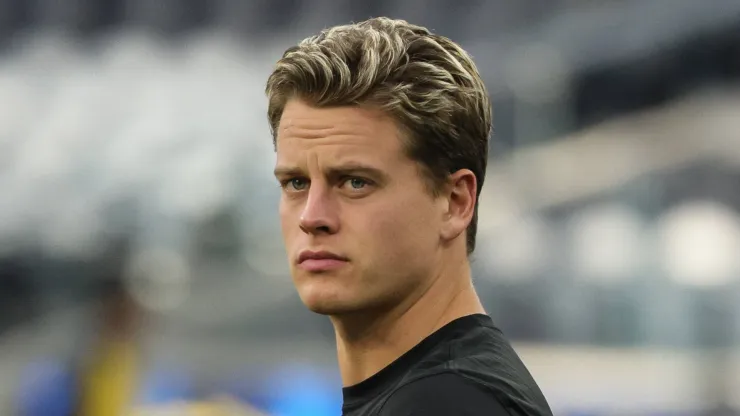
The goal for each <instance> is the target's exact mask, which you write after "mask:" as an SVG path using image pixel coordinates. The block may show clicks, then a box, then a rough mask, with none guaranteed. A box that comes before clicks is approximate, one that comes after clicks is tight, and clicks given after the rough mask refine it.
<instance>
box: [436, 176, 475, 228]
mask: <svg viewBox="0 0 740 416" xmlns="http://www.w3.org/2000/svg"><path fill="white" fill-rule="evenodd" d="M477 189H478V181H477V180H476V178H475V174H474V173H473V172H472V171H471V170H469V169H460V170H458V171H457V172H455V173H453V174H452V175H450V177H449V179H448V182H447V187H446V188H445V194H444V197H445V198H446V199H447V210H446V212H445V213H444V218H443V225H442V230H441V232H442V235H441V237H442V239H443V240H445V241H451V240H453V239H455V238H457V237H458V236H460V235H461V234H463V233H464V232H465V230H466V229H467V228H468V225H469V224H470V221H472V219H473V213H474V212H475V202H476V198H477V195H476V193H477Z"/></svg>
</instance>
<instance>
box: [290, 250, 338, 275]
mask: <svg viewBox="0 0 740 416" xmlns="http://www.w3.org/2000/svg"><path fill="white" fill-rule="evenodd" d="M348 262H349V259H347V258H346V257H344V256H340V255H339V254H336V253H332V252H330V251H310V250H304V251H302V252H301V253H300V255H299V256H298V267H299V268H301V269H303V270H306V271H308V272H313V273H318V272H325V271H330V270H336V269H338V268H340V267H342V266H344V265H346V264H347V263H348Z"/></svg>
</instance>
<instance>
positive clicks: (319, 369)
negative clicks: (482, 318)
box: [0, 0, 740, 416]
mask: <svg viewBox="0 0 740 416" xmlns="http://www.w3.org/2000/svg"><path fill="white" fill-rule="evenodd" d="M379 15H387V16H391V17H396V18H403V19H406V20H409V21H411V22H413V23H417V24H421V25H425V26H428V27H429V28H431V29H432V30H434V31H435V32H437V33H439V34H443V35H446V36H449V37H451V38H452V39H453V40H455V41H458V42H459V43H460V44H462V45H463V47H464V48H466V49H467V50H468V51H469V52H470V53H471V54H472V55H473V56H474V58H475V59H476V62H477V64H478V66H479V68H480V71H481V72H482V74H483V76H484V78H485V81H486V82H487V85H488V88H489V90H490V93H491V95H492V99H493V103H494V113H495V117H494V119H495V121H494V123H495V126H494V128H495V134H494V138H493V141H492V147H491V154H490V162H489V175H488V177H487V178H486V181H485V189H484V191H483V195H482V198H481V207H480V217H481V220H480V225H479V243H478V244H479V245H478V249H477V251H476V254H475V257H474V263H473V267H474V270H475V276H476V285H477V287H478V290H479V293H480V295H481V296H482V298H483V301H484V304H485V306H486V308H487V309H488V311H489V312H490V314H491V315H492V316H493V317H494V320H495V321H496V322H497V324H498V325H499V326H500V327H501V328H502V329H503V330H504V332H505V333H506V334H507V335H508V336H509V337H510V338H511V339H512V340H513V341H514V343H515V346H516V348H517V350H518V351H519V352H520V354H521V356H522V357H523V359H524V361H525V363H526V364H527V365H528V366H529V368H530V370H531V371H532V373H533V374H534V376H535V378H536V379H537V380H538V381H539V383H540V385H541V387H542V389H543V391H544V393H545V395H546V396H547V398H548V399H549V401H550V404H551V406H552V407H553V411H554V412H555V414H556V415H732V414H734V415H737V414H738V409H740V348H739V347H740V1H737V0H726V1H722V0H703V1H697V0H593V1H578V0H518V1H508V0H485V1H484V0H455V1H451V0H406V1H391V0H373V1H369V0H365V1H351V0H311V1H309V0H270V1H268V0H159V1H152V0H105V1H103V0H0V190H2V191H1V192H2V196H0V414H3V415H6V414H7V415H44V416H53V415H60V416H61V415H70V414H72V413H74V412H76V413H75V414H78V415H95V416H105V415H114V414H142V415H143V414H164V413H162V412H161V411H162V410H164V409H169V410H170V411H172V412H174V413H167V414H181V415H189V414H192V415H196V414H198V415H205V414H208V415H215V414H230V415H231V414H244V415H270V416H298V415H301V416H313V415H322V416H323V415H339V414H340V406H341V392H340V387H341V383H340V381H339V377H338V372H337V368H336V363H335V352H334V340H333V332H332V329H331V326H330V325H329V323H328V322H327V320H326V319H325V318H322V317H319V316H315V315H313V314H311V313H310V312H308V311H306V310H305V309H304V307H303V306H302V304H301V303H300V300H299V299H298V297H297V295H296V294H295V292H294V290H293V288H292V285H291V282H290V278H289V275H288V269H287V265H286V261H285V259H284V252H283V250H282V246H281V239H280V234H279V228H278V218H277V215H276V208H277V204H278V197H279V192H278V191H279V188H278V186H277V185H276V184H275V182H274V179H273V178H272V174H271V172H272V166H273V163H274V153H273V149H272V143H271V138H270V135H269V131H268V126H267V122H266V115H265V111H266V100H265V98H264V94H263V89H264V83H265V81H266V78H267V76H268V75H269V73H270V71H271V68H272V65H273V64H274V63H275V61H276V60H277V59H278V58H279V57H280V55H281V54H282V52H283V51H284V49H285V48H286V47H288V46H290V45H292V44H294V43H296V42H298V41H299V40H300V39H303V38H304V37H306V36H309V35H311V34H313V33H314V32H316V31H318V30H320V29H322V28H324V27H328V26H332V25H335V24H342V23H347V22H350V21H359V20H364V19H366V18H368V17H371V16H379ZM186 402H187V403H189V405H187V406H186V405H185V404H184V403H186ZM127 404H128V405H130V406H131V407H133V408H135V409H137V410H136V411H132V412H133V413H121V412H120V409H121V408H124V407H129V406H128V405H127ZM116 406H119V407H118V409H119V410H116V408H115V407H116ZM106 407H109V408H106ZM75 409H76V410H75ZM173 409H174V410H173ZM137 412H138V413H137ZM158 412H159V413H158ZM188 412H189V413H188ZM218 412H221V413H218Z"/></svg>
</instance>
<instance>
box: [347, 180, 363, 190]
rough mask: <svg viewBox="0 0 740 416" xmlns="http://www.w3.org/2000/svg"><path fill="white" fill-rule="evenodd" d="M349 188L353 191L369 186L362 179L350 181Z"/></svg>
mask: <svg viewBox="0 0 740 416" xmlns="http://www.w3.org/2000/svg"><path fill="white" fill-rule="evenodd" d="M348 183H349V186H350V187H352V189H362V188H364V187H365V186H366V185H367V181H366V180H364V179H360V178H352V179H350V180H349V181H348Z"/></svg>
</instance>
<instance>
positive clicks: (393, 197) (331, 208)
mask: <svg viewBox="0 0 740 416" xmlns="http://www.w3.org/2000/svg"><path fill="white" fill-rule="evenodd" d="M266 92H267V96H268V100H269V108H268V118H269V122H270V127H271V130H272V133H273V140H274V144H275V148H276V152H277V163H276V167H275V176H276V178H277V179H278V181H279V182H280V184H281V186H282V197H281V201H280V218H281V223H282V232H283V238H284V240H285V246H286V251H287V254H288V258H289V261H290V266H291V272H292V277H293V281H294V283H295V286H296V288H297V290H298V293H299V295H300V297H301V300H302V301H303V302H304V303H305V305H306V306H307V307H308V308H309V309H310V310H312V311H314V312H316V313H320V314H323V315H327V316H328V317H329V318H330V319H331V321H332V323H333V325H334V328H335V332H336V342H337V354H338V359H339V369H340V372H341V376H342V381H343V384H344V386H345V388H344V389H343V395H344V405H343V409H342V410H343V414H344V415H347V416H350V415H353V416H354V415H358V416H359V415H392V416H407V415H420V416H434V415H445V416H452V415H489V416H490V415H551V411H550V409H549V407H548V405H547V403H546V401H545V398H544V397H543V395H542V393H541V392H540V390H539V388H538V387H537V385H536V384H535V382H534V380H533V379H532V377H531V376H530V374H529V372H528V371H527V370H526V368H525V367H524V365H523V364H522V362H521V361H520V360H519V358H518V357H517V355H516V353H515V352H514V351H513V350H512V348H511V346H510V345H509V343H508V342H507V341H506V340H505V339H504V337H503V335H502V334H501V332H500V331H499V330H498V329H497V328H496V327H495V326H494V324H493V323H492V322H491V319H490V318H489V317H488V316H487V315H486V314H485V311H484V310H483V307H482V306H481V303H480V301H479V299H478V296H477V295H476V293H475V290H474V288H473V285H472V282H471V276H470V265H469V262H468V256H469V255H470V254H471V253H472V252H473V249H474V248H475V234H476V223H477V221H476V218H477V206H478V196H479V194H480V191H481V187H482V184H483V178H484V177H485V171H486V161H487V157H488V137H489V134H490V131H491V108H490V102H489V99H488V95H487V91H486V89H485V86H484V84H483V82H482V81H481V78H480V75H479V73H478V71H477V69H476V67H475V65H474V64H473V62H472V60H471V58H470V57H469V56H468V55H467V53H466V52H465V51H463V50H462V49H461V48H460V47H459V46H458V45H456V44H455V43H453V42H452V41H450V40H449V39H447V38H444V37H442V36H438V35H434V34H432V33H430V32H429V31H428V30H427V29H425V28H423V27H419V26H414V25H411V24H409V23H407V22H405V21H401V20H391V19H387V18H377V19H371V20H368V21H365V22H361V23H357V24H353V25H348V26H339V27H334V28H331V29H328V30H324V31H322V32H321V33H320V34H319V35H317V36H314V37H310V38H308V39H305V40H304V41H302V42H301V43H300V44H298V45H297V46H295V47H292V48H290V49H288V50H287V51H286V52H285V54H284V55H283V57H282V58H281V59H280V60H279V61H278V63H277V64H276V67H275V69H274V72H273V73H272V75H271V76H270V78H269V80H268V82H267V88H266Z"/></svg>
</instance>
